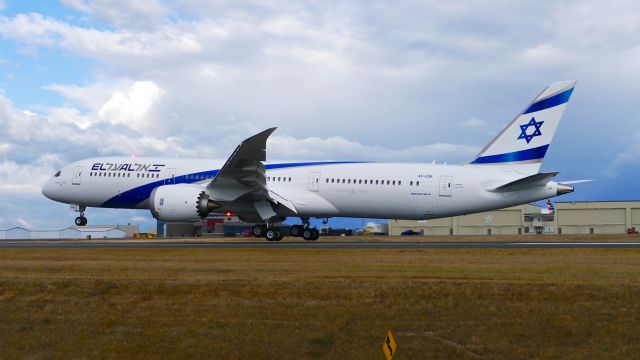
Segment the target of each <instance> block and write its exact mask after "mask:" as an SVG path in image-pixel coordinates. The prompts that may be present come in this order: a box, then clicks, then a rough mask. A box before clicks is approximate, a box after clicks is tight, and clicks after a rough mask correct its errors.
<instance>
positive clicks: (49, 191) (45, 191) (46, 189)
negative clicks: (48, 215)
mask: <svg viewBox="0 0 640 360" xmlns="http://www.w3.org/2000/svg"><path fill="white" fill-rule="evenodd" d="M42 195H44V196H46V197H47V198H49V199H51V200H55V199H54V194H53V184H52V179H49V180H47V182H46V184H44V186H43V187H42Z"/></svg>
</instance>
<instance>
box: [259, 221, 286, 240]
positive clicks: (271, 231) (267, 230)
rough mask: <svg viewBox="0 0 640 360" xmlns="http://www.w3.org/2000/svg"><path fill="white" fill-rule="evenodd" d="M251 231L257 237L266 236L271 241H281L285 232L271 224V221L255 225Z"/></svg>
mask: <svg viewBox="0 0 640 360" xmlns="http://www.w3.org/2000/svg"><path fill="white" fill-rule="evenodd" d="M251 232H252V233H253V236H255V237H264V238H266V239H267V240H269V241H280V240H282V238H283V237H284V234H283V233H282V232H281V231H280V229H278V228H274V227H273V226H271V223H266V224H258V225H255V226H254V227H253V228H252V229H251Z"/></svg>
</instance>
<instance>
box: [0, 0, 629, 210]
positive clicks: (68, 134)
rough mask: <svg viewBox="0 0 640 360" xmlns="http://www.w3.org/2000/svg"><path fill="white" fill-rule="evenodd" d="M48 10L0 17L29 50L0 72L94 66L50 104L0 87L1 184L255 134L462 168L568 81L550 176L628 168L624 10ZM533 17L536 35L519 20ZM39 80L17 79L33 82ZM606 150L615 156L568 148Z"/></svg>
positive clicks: (213, 5)
mask: <svg viewBox="0 0 640 360" xmlns="http://www.w3.org/2000/svg"><path fill="white" fill-rule="evenodd" d="M0 4H3V1H2V0H0ZM63 4H64V5H65V6H67V7H68V8H69V9H71V10H69V11H71V12H72V13H74V11H77V13H74V15H73V16H70V17H64V18H63V17H53V16H51V15H49V14H39V13H37V9H36V10H34V11H27V13H25V14H17V15H0V41H7V42H11V46H16V47H17V48H18V53H19V54H25V55H27V56H31V57H34V59H29V61H26V62H24V64H23V63H20V64H17V63H16V62H15V60H12V59H13V57H11V56H8V55H4V54H3V59H5V64H4V65H3V66H2V68H3V69H7V71H8V70H11V72H15V73H19V71H18V70H17V69H18V68H19V67H20V66H31V65H29V63H33V62H37V63H38V64H43V65H44V66H47V67H48V68H49V69H48V70H47V72H48V73H49V74H54V73H55V71H56V69H57V68H56V67H58V66H61V65H60V64H59V63H56V62H51V63H49V62H48V59H47V57H45V56H43V55H42V54H44V53H45V51H42V49H46V50H47V52H50V53H52V54H53V55H55V56H54V57H53V58H58V59H59V58H60V57H63V58H64V57H66V56H69V57H74V58H75V57H77V58H80V59H83V60H86V61H88V62H89V63H90V66H93V72H92V73H91V74H90V76H87V77H85V78H83V79H81V80H78V81H75V80H73V81H72V80H66V81H68V82H69V83H64V81H61V80H60V78H56V79H57V80H56V83H53V84H50V83H42V84H39V85H38V86H41V87H42V88H44V89H46V90H49V91H52V92H53V93H55V95H58V96H60V97H61V99H62V100H61V101H60V102H59V103H57V104H56V103H52V102H51V101H50V102H48V103H47V105H43V104H39V101H40V100H39V99H40V98H39V96H38V94H34V95H33V99H32V100H25V99H20V100H18V99H17V98H16V99H14V100H15V101H16V102H17V103H20V104H25V103H26V104H30V105H20V106H16V105H14V103H13V102H12V101H11V99H10V98H9V96H8V95H5V94H3V93H0V128H2V129H3V131H2V132H0V162H1V163H2V164H3V166H4V168H5V173H3V174H4V175H3V176H6V177H9V176H10V175H9V174H8V171H16V172H18V173H21V174H25V173H26V172H29V171H41V172H43V173H45V175H47V176H48V175H50V172H51V170H52V169H51V168H47V167H43V165H42V164H38V163H37V159H38V158H39V157H40V156H41V154H44V153H53V154H58V156H59V157H60V158H59V160H56V161H55V162H54V165H53V166H54V167H55V166H59V165H60V164H61V163H64V162H68V161H72V160H76V159H80V158H85V157H90V156H96V155H120V154H122V155H130V154H135V155H137V156H142V155H158V156H202V155H204V156H212V157H216V158H226V157H227V156H228V155H229V154H230V152H231V151H232V150H233V149H234V148H235V146H236V145H237V143H238V142H239V141H241V140H242V139H244V138H245V137H247V136H249V135H251V134H252V133H255V132H258V131H261V130H263V129H265V128H267V127H271V126H278V127H279V130H278V132H277V133H275V134H274V136H273V138H272V139H271V140H270V142H269V152H268V156H269V159H285V160H293V159H299V158H302V159H314V160H319V159H324V160H326V159H335V160H342V159H344V160H383V161H386V160H388V161H427V162H430V161H431V160H432V159H436V160H438V161H439V162H442V161H448V162H449V163H456V162H464V161H468V160H469V159H471V158H472V157H473V156H474V155H475V153H476V152H477V150H478V149H479V148H481V147H482V146H483V145H484V144H485V143H486V142H488V141H490V140H491V138H492V137H493V136H494V135H495V134H496V133H497V131H499V129H501V128H502V127H503V126H504V125H505V124H506V123H507V122H508V121H509V120H510V119H512V118H513V115H515V114H516V113H517V111H518V110H520V109H521V108H522V107H523V106H524V105H526V102H527V101H528V100H530V99H531V97H532V96H534V95H535V94H536V92H537V91H539V90H541V89H542V88H543V87H544V86H545V85H546V84H547V83H549V82H552V81H556V80H563V79H569V78H576V79H578V80H580V82H579V85H578V89H577V90H576V92H575V93H574V98H573V99H572V104H571V105H570V106H569V108H568V110H567V120H566V121H567V122H571V125H566V126H565V125H561V127H560V130H559V132H558V137H559V142H560V143H558V144H554V146H553V147H552V149H553V150H551V151H550V152H549V154H550V155H549V156H555V157H556V159H557V163H556V164H554V166H557V168H556V169H553V170H563V174H566V175H567V176H571V171H577V170H576V169H580V165H579V163H580V162H579V161H572V159H575V158H576V157H577V156H583V157H584V158H594V159H595V158H596V157H597V156H599V157H598V158H597V160H592V162H593V163H594V165H593V167H594V168H606V167H607V166H611V168H612V169H621V168H622V167H631V168H633V167H637V166H640V165H636V164H635V163H634V161H633V159H634V158H635V157H637V156H638V155H640V150H638V149H636V147H638V146H637V144H638V143H640V140H637V139H629V135H628V134H633V133H635V132H637V121H636V119H635V118H634V116H632V115H633V114H635V108H634V106H635V103H634V101H635V99H634V96H635V94H637V93H639V92H640V85H638V84H640V73H639V72H638V71H636V67H637V63H638V62H639V61H640V46H639V45H638V41H637V39H638V38H640V3H638V2H635V1H617V2H616V3H615V6H611V5H610V4H608V3H602V2H597V1H583V2H579V3H575V2H570V1H561V2H559V3H550V2H549V3H526V2H510V3H508V4H506V3H504V2H497V1H495V2H493V1H490V2H489V3H488V4H487V3H486V2H484V3H465V4H459V3H443V2H435V1H427V2H412V1H409V2H394V3H389V2H373V3H371V2H360V1H351V2H347V3H325V2H311V3H309V2H307V3H294V2H289V1H275V0H274V1H268V2H264V1H261V2H255V1H238V2H201V1H196V0H179V1H173V2H160V1H156V0H152V1H146V2H135V1H133V2H132V1H124V0H64V1H63ZM533 13H535V14H539V15H537V17H536V18H537V19H538V21H536V24H535V26H533V27H532V26H531V25H524V24H523V22H522V14H533ZM76 15H77V16H76ZM11 46H9V47H7V49H11V48H12V47H11ZM62 66H67V64H63V65H62ZM38 73H39V72H38V71H34V72H33V75H32V76H29V77H28V78H27V77H24V79H22V80H23V81H24V84H27V85H28V84H30V83H34V82H35V83H37V82H38V81H49V80H42V79H38V76H39V75H38ZM30 75H31V74H30ZM4 78H5V79H9V78H8V74H7V73H5V75H4ZM46 78H47V79H49V78H50V77H49V76H47V77H46ZM3 84H10V85H3ZM14 84H16V80H15V79H13V80H12V81H11V82H10V81H8V80H7V82H6V83H1V84H0V86H6V87H8V86H16V85H14ZM15 93H16V92H15V91H14V89H10V88H7V91H6V94H12V96H13V94H15ZM31 104H32V105H31ZM465 119H466V120H465ZM602 119H606V121H602ZM577 124H578V125H579V126H578V125H577ZM565 134H567V135H565ZM563 136H564V138H563ZM620 139H626V140H627V141H622V142H623V143H626V144H629V145H628V146H627V148H626V149H625V148H623V146H622V145H617V144H620V142H621V141H620ZM609 140H610V141H611V151H612V152H613V153H615V152H617V153H619V155H617V157H615V156H614V155H610V156H609V157H606V158H605V156H604V155H599V154H601V152H599V151H597V150H598V149H597V148H598V147H589V146H585V145H584V144H589V143H603V142H607V141H609ZM562 142H564V143H565V144H563V143H562ZM558 154H561V155H558ZM614 157H615V159H614ZM551 160H553V159H551ZM567 172H568V173H567ZM7 179H8V180H9V181H8V183H7V184H8V185H7V186H14V187H15V186H22V185H24V186H26V188H22V189H18V188H13V189H12V190H10V189H9V188H5V190H3V191H2V194H3V197H4V199H5V200H6V202H7V204H8V205H4V206H5V207H0V210H2V209H9V208H8V207H6V206H9V205H15V206H14V207H18V206H17V200H15V199H16V198H15V197H14V195H12V194H13V193H20V192H22V191H24V192H26V193H30V194H35V193H36V190H35V189H36V187H37V186H38V184H39V181H41V180H38V179H36V180H34V182H28V183H26V184H22V185H21V183H20V182H19V181H17V178H15V177H10V178H7ZM17 190H20V191H17ZM11 191H13V193H12V192H11ZM16 196H17V195H16ZM12 199H14V202H12ZM34 199H35V198H34ZM21 201H22V198H21ZM34 201H35V200H34ZM34 203H35V202H34ZM37 204H38V205H31V206H29V207H31V208H34V207H37V206H39V205H40V204H41V202H38V203H37ZM51 206H53V205H51ZM18 215H19V214H12V215H11V216H12V219H11V221H15V220H14V219H15V218H16V217H17V216H18ZM130 215H131V214H127V215H126V216H127V219H129V218H130ZM109 216H111V215H109ZM3 217H4V218H5V220H6V219H7V216H6V215H4V214H3ZM22 218H29V217H28V216H24V215H22Z"/></svg>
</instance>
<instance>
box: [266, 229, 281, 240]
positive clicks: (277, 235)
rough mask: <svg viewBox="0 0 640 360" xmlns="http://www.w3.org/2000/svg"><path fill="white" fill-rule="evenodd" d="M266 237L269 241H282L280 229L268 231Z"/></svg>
mask: <svg viewBox="0 0 640 360" xmlns="http://www.w3.org/2000/svg"><path fill="white" fill-rule="evenodd" d="M264 237H265V238H267V240H269V241H280V240H281V239H282V233H281V232H280V230H278V229H267V231H266V232H265V233H264Z"/></svg>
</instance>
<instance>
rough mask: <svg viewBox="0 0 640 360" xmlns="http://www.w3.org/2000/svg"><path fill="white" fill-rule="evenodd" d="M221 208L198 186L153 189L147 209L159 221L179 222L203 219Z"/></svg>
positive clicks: (171, 186) (167, 186)
mask: <svg viewBox="0 0 640 360" xmlns="http://www.w3.org/2000/svg"><path fill="white" fill-rule="evenodd" d="M220 207H222V205H220V204H218V203H216V202H215V201H213V200H211V199H210V198H209V195H207V193H206V192H204V191H203V190H202V188H201V187H200V186H194V185H164V186H159V187H157V188H155V189H154V190H153V191H152V192H151V196H150V197H149V209H150V210H151V214H152V215H153V217H154V218H156V219H158V220H160V221H167V222H179V221H192V220H197V219H202V218H205V217H206V216H207V215H208V214H209V213H210V212H211V211H212V210H214V209H217V208H220Z"/></svg>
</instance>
